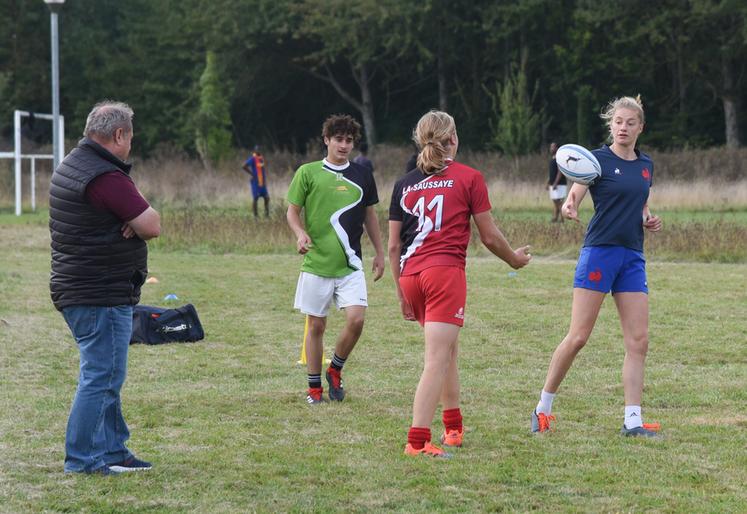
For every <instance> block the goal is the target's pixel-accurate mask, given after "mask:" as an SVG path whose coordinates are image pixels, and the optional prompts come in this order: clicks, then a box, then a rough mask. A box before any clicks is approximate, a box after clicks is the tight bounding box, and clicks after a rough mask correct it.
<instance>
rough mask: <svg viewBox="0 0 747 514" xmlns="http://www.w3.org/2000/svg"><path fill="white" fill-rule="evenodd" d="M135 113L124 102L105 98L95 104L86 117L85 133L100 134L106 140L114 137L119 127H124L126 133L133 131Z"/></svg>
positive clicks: (87, 135) (85, 134)
mask: <svg viewBox="0 0 747 514" xmlns="http://www.w3.org/2000/svg"><path fill="white" fill-rule="evenodd" d="M134 115H135V113H134V112H132V108H131V107H130V106H129V105H127V104H126V103H123V102H115V101H112V100H104V101H103V102H99V103H97V104H96V105H94V106H93V109H91V112H90V113H89V114H88V118H87V119H86V128H85V130H83V135H84V136H86V137H91V136H98V137H101V138H104V139H106V140H110V139H112V138H113V137H114V133H115V132H116V131H117V129H120V128H121V129H124V131H125V132H126V133H131V132H132V117H133V116H134Z"/></svg>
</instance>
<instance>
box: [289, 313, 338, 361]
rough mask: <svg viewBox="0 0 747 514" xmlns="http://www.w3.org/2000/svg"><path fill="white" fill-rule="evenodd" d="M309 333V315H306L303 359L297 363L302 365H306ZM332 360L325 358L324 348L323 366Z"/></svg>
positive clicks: (302, 348) (302, 346) (302, 345)
mask: <svg viewBox="0 0 747 514" xmlns="http://www.w3.org/2000/svg"><path fill="white" fill-rule="evenodd" d="M308 335H309V317H308V316H306V323H304V326H303V343H302V344H301V359H299V361H298V362H297V363H296V364H300V365H301V366H305V365H306V337H307V336H308ZM330 362H332V361H331V360H329V359H325V358H324V351H323V350H322V367H324V364H325V363H326V364H329V363H330Z"/></svg>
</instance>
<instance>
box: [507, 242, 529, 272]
mask: <svg viewBox="0 0 747 514" xmlns="http://www.w3.org/2000/svg"><path fill="white" fill-rule="evenodd" d="M530 249H531V246H529V245H526V246H522V247H521V248H518V249H516V250H514V258H513V259H512V262H511V263H510V264H511V267H512V268H513V269H520V268H523V267H524V266H526V265H527V264H529V261H531V260H532V254H531V253H529V250H530Z"/></svg>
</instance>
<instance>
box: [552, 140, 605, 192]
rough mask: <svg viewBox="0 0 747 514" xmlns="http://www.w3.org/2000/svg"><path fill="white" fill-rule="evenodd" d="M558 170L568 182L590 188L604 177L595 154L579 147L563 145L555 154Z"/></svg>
mask: <svg viewBox="0 0 747 514" xmlns="http://www.w3.org/2000/svg"><path fill="white" fill-rule="evenodd" d="M555 162H557V163H558V169H559V170H560V172H561V173H562V174H563V175H565V176H566V177H567V178H568V180H571V181H573V182H578V183H579V184H584V185H586V186H588V185H589V184H591V183H592V182H594V181H595V180H596V179H597V178H598V177H601V176H602V167H601V166H600V165H599V161H598V160H597V158H596V157H594V154H593V153H591V152H590V151H589V150H587V149H586V148H584V147H583V146H579V145H563V146H561V147H560V148H558V151H557V152H556V153H555Z"/></svg>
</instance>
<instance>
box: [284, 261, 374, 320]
mask: <svg viewBox="0 0 747 514" xmlns="http://www.w3.org/2000/svg"><path fill="white" fill-rule="evenodd" d="M332 299H334V300H335V305H337V308H338V309H344V308H345V307H350V306H352V305H362V306H363V307H368V291H367V289H366V276H365V275H364V274H363V271H361V270H358V271H354V272H352V273H351V274H350V275H345V276H344V277H339V278H334V277H320V276H319V275H314V274H313V273H306V272H305V271H302V272H301V275H299V277H298V285H297V286H296V300H295V302H294V305H293V307H294V308H296V309H298V310H300V311H301V312H302V313H304V314H310V315H311V316H317V317H319V318H325V317H326V316H327V314H328V313H329V306H330V305H331V304H332Z"/></svg>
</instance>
